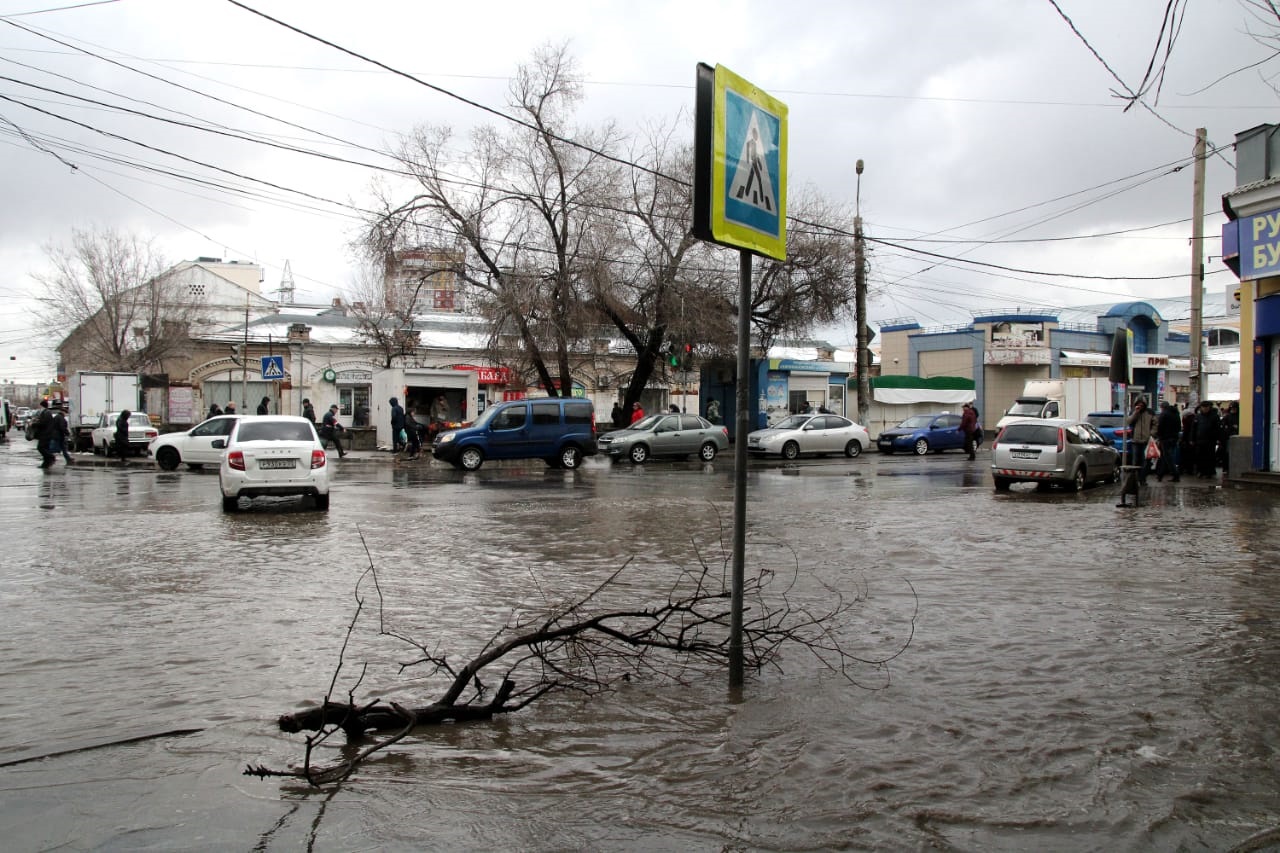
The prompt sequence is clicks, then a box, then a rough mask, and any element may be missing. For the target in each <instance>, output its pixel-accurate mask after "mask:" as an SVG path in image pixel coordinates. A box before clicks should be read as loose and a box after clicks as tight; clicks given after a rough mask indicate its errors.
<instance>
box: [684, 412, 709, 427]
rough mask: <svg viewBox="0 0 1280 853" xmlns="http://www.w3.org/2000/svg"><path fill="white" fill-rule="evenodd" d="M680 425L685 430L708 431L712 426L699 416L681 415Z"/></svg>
mask: <svg viewBox="0 0 1280 853" xmlns="http://www.w3.org/2000/svg"><path fill="white" fill-rule="evenodd" d="M680 424H681V426H682V427H683V428H684V429H706V428H707V427H709V426H711V424H709V423H707V422H706V421H704V420H703V419H702V418H700V417H698V416H697V415H681V416H680Z"/></svg>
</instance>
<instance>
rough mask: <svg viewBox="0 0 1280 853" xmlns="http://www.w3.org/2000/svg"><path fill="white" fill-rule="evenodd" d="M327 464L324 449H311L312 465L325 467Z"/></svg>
mask: <svg viewBox="0 0 1280 853" xmlns="http://www.w3.org/2000/svg"><path fill="white" fill-rule="evenodd" d="M324 466H325V456H324V451H323V450H313V451H311V467H312V468H323V467H324Z"/></svg>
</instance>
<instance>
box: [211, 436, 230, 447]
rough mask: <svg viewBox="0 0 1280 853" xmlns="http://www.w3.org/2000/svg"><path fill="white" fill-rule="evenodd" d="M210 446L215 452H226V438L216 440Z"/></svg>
mask: <svg viewBox="0 0 1280 853" xmlns="http://www.w3.org/2000/svg"><path fill="white" fill-rule="evenodd" d="M209 446H210V447H212V448H213V449H214V450H226V448H227V440H226V439H225V438H215V439H214V440H213V441H212V442H211V443H210V445H209Z"/></svg>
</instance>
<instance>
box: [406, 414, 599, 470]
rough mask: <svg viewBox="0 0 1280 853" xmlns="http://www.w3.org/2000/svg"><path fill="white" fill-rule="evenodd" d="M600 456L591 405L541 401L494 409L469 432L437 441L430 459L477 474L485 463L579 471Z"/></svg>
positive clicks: (453, 432) (444, 435)
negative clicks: (537, 462)
mask: <svg viewBox="0 0 1280 853" xmlns="http://www.w3.org/2000/svg"><path fill="white" fill-rule="evenodd" d="M595 452H596V412H595V407H594V406H593V405H592V404H591V401H590V400H579V399H575V398H572V397H539V398H536V399H531V400H512V401H510V402H507V403H498V404H497V405H496V406H492V407H490V408H489V409H488V410H487V411H486V412H485V413H484V414H483V415H481V416H480V417H479V418H477V419H476V422H475V423H473V424H472V425H471V426H467V427H463V428H461V429H452V430H449V431H448V432H442V433H440V434H439V435H437V436H436V439H435V441H434V442H432V444H431V455H432V456H434V457H435V458H436V459H440V460H443V461H445V462H448V463H449V464H450V465H452V466H454V467H455V468H462V469H463V470H466V471H474V470H476V469H477V468H479V467H480V466H481V465H483V464H484V461H485V460H486V459H542V460H543V461H545V462H546V463H547V464H548V465H550V466H551V467H552V468H577V467H578V465H579V464H581V462H582V457H584V456H590V455H592V454H594V453H595Z"/></svg>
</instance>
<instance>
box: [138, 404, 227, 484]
mask: <svg viewBox="0 0 1280 853" xmlns="http://www.w3.org/2000/svg"><path fill="white" fill-rule="evenodd" d="M240 417H241V416H240V415H218V416H217V417H214V418H209V419H208V420H207V421H203V422H202V423H199V424H196V425H195V426H193V427H192V428H191V429H189V430H187V431H186V432H170V433H165V434H164V435H162V436H159V437H158V438H156V439H155V440H153V441H152V442H151V444H150V445H149V446H148V447H147V455H148V456H150V457H151V458H152V459H154V460H155V461H156V464H157V465H159V466H160V467H161V468H163V469H164V470H166V471H172V470H174V469H176V468H177V467H178V466H179V465H182V464H184V463H185V464H186V466H187V467H188V468H192V469H198V468H200V467H202V466H204V465H217V464H218V463H219V462H221V461H222V451H221V450H219V449H216V448H214V446H213V442H214V441H215V440H216V439H219V438H226V437H227V436H229V435H231V427H233V426H235V423H236V421H237V420H239V419H240Z"/></svg>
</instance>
